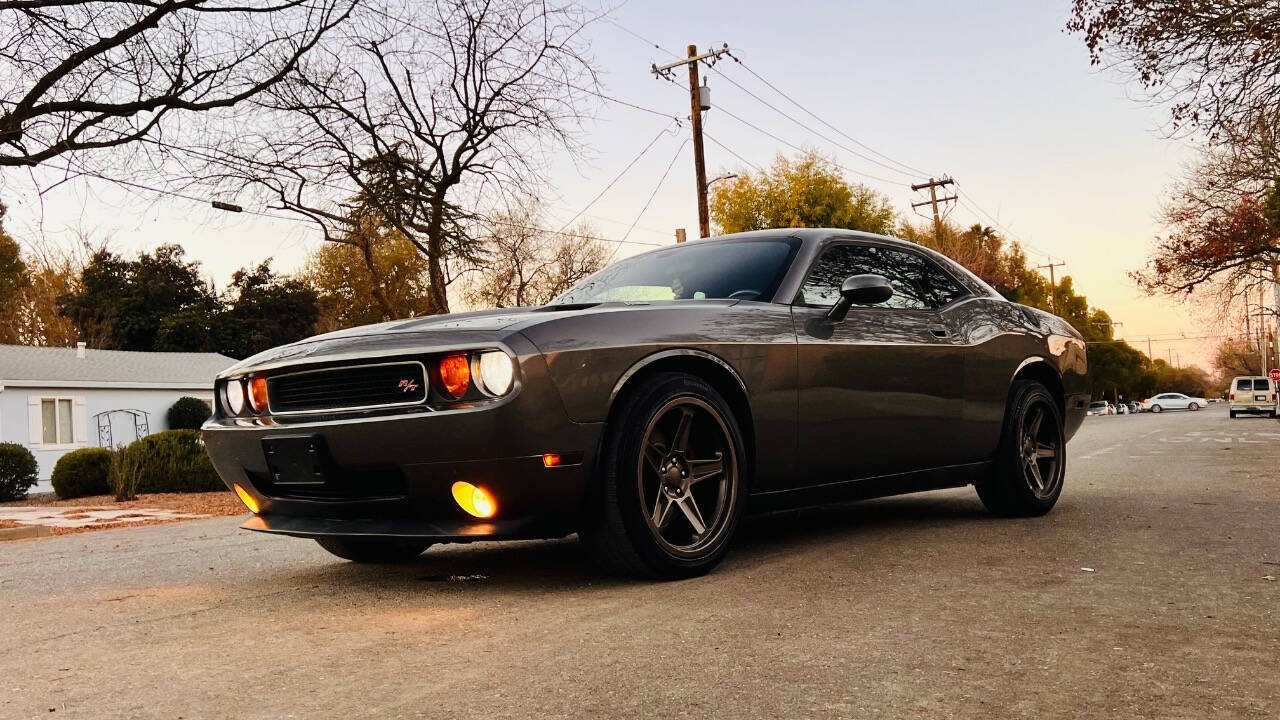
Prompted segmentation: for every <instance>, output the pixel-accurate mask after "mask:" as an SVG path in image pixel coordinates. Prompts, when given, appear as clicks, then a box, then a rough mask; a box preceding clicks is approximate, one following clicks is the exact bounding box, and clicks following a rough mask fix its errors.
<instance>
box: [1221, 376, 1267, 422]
mask: <svg viewBox="0 0 1280 720" xmlns="http://www.w3.org/2000/svg"><path fill="white" fill-rule="evenodd" d="M1229 397H1230V399H1231V417H1235V416H1236V415H1240V414H1249V415H1264V414H1265V415H1270V416H1271V417H1275V416H1276V384H1275V383H1274V382H1272V381H1271V378H1269V377H1262V376H1252V375H1250V376H1247V377H1238V378H1236V379H1235V380H1232V381H1231V395H1230V396H1229Z"/></svg>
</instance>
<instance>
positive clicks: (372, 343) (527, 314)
mask: <svg viewBox="0 0 1280 720" xmlns="http://www.w3.org/2000/svg"><path fill="white" fill-rule="evenodd" d="M736 302H737V301H736V300H687V301H676V302H663V303H659V304H657V305H656V306H658V307H664V308H677V307H681V306H688V307H701V308H706V307H709V306H712V305H718V306H729V305H733V304H735V303H736ZM648 307H651V305H650V304H649V303H630V302H615V303H598V304H591V305H567V306H565V307H564V309H559V308H555V307H552V306H542V307H532V308H500V309H496V310H481V311H477V312H466V313H450V314H448V315H432V316H428V317H420V318H409V319H407V320H393V321H391V322H384V323H377V324H374V325H361V326H359V327H353V328H348V329H345V330H338V331H335V332H330V333H325V334H323V335H316V336H314V337H309V338H306V339H304V340H299V341H297V342H294V343H290V344H288V345H281V346H279V347H275V348H271V349H270V350H266V351H264V352H260V353H258V354H257V355H254V356H252V357H249V358H246V359H244V360H241V361H240V362H238V363H236V364H235V365H232V366H231V367H229V368H227V369H226V370H224V371H223V372H221V373H219V374H218V377H219V378H222V377H228V376H233V375H241V374H244V373H245V372H247V371H249V370H267V369H270V368H274V367H280V366H284V365H295V364H300V363H304V362H306V363H310V362H315V361H316V360H319V359H324V360H344V359H350V358H363V357H377V356H378V355H380V354H392V353H403V352H404V351H405V350H406V349H410V348H411V349H419V350H423V351H427V352H431V351H438V350H447V349H452V348H457V347H466V346H467V345H471V344H475V343H481V342H498V341H501V340H502V339H503V338H505V337H508V336H510V335H511V334H512V333H516V332H519V331H521V330H524V329H527V328H529V327H531V326H533V325H539V324H542V323H548V322H553V321H555V320H559V319H563V318H565V317H571V316H574V315H582V314H587V313H600V312H635V311H643V310H644V309H646V308H648Z"/></svg>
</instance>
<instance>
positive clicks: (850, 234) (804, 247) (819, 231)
mask: <svg viewBox="0 0 1280 720" xmlns="http://www.w3.org/2000/svg"><path fill="white" fill-rule="evenodd" d="M784 238H794V239H796V240H799V241H800V245H801V247H800V251H799V252H798V253H796V259H795V262H794V263H793V265H792V268H791V271H790V272H788V276H789V277H788V280H790V282H787V281H784V282H783V284H782V286H781V287H780V288H779V292H778V294H779V295H782V296H787V297H789V296H791V295H794V293H795V292H796V291H797V290H798V289H799V284H798V280H799V279H802V278H800V277H798V276H799V275H802V274H803V270H805V269H807V268H808V267H809V266H810V265H811V264H812V262H813V261H814V260H815V259H816V257H817V254H818V252H819V251H820V249H821V248H822V246H823V245H824V244H825V243H827V242H828V241H830V240H865V241H871V242H875V243H877V244H879V245H888V246H892V247H899V248H902V249H904V250H913V251H915V252H920V253H924V254H925V255H928V256H930V257H932V258H934V259H935V260H936V261H938V262H939V263H941V264H942V265H943V267H945V268H947V269H948V270H949V271H950V272H951V274H952V275H957V274H959V275H962V276H963V279H962V284H964V285H968V286H969V291H970V292H973V293H975V294H978V295H985V296H987V297H990V298H994V299H1000V300H1003V299H1004V297H1003V296H1002V295H1000V293H999V292H997V291H996V290H995V288H992V287H991V286H990V285H988V284H987V283H985V282H983V280H982V278H979V277H978V276H977V275H975V274H974V273H973V272H971V271H970V270H969V269H968V268H966V267H964V266H963V265H961V264H960V263H958V262H956V261H955V260H952V259H951V258H949V257H947V256H946V255H943V254H942V253H940V252H938V251H936V250H934V249H932V248H928V247H925V246H923V245H920V244H918V243H913V242H911V241H909V240H903V239H902V238H895V237H890V236H888V235H877V234H876V233H869V232H863V231H861V230H847V229H844V228H773V229H770V230H750V231H747V232H739V233H730V234H728V235H719V236H716V237H709V238H701V239H698V240H690V241H689V243H690V244H691V243H732V242H743V241H753V240H771V239H784ZM666 247H667V248H670V247H672V246H666ZM661 249H664V248H660V249H659V250H653V251H650V252H659V251H660V250H661ZM957 279H961V278H957Z"/></svg>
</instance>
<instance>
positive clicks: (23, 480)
mask: <svg viewBox="0 0 1280 720" xmlns="http://www.w3.org/2000/svg"><path fill="white" fill-rule="evenodd" d="M39 470H40V466H39V465H37V464H36V456H35V455H32V454H31V451H30V450H28V449H26V448H25V447H23V446H21V445H19V444H17V443H0V501H4V500H21V499H22V498H24V497H26V496H27V491H28V490H30V489H31V488H32V487H33V486H35V484H36V473H37V472H39Z"/></svg>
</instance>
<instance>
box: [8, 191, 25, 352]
mask: <svg viewBox="0 0 1280 720" xmlns="http://www.w3.org/2000/svg"><path fill="white" fill-rule="evenodd" d="M5 210H6V209H5V206H4V205H3V204H0V343H17V342H20V335H19V332H20V323H19V315H20V313H21V304H22V296H23V293H24V292H25V291H26V290H27V288H29V287H30V286H31V271H30V269H29V268H28V267H27V264H26V263H25V262H24V261H23V259H22V248H20V247H18V243H17V241H16V240H14V239H13V238H12V237H10V236H9V234H8V233H6V232H5V231H4V214H5Z"/></svg>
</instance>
